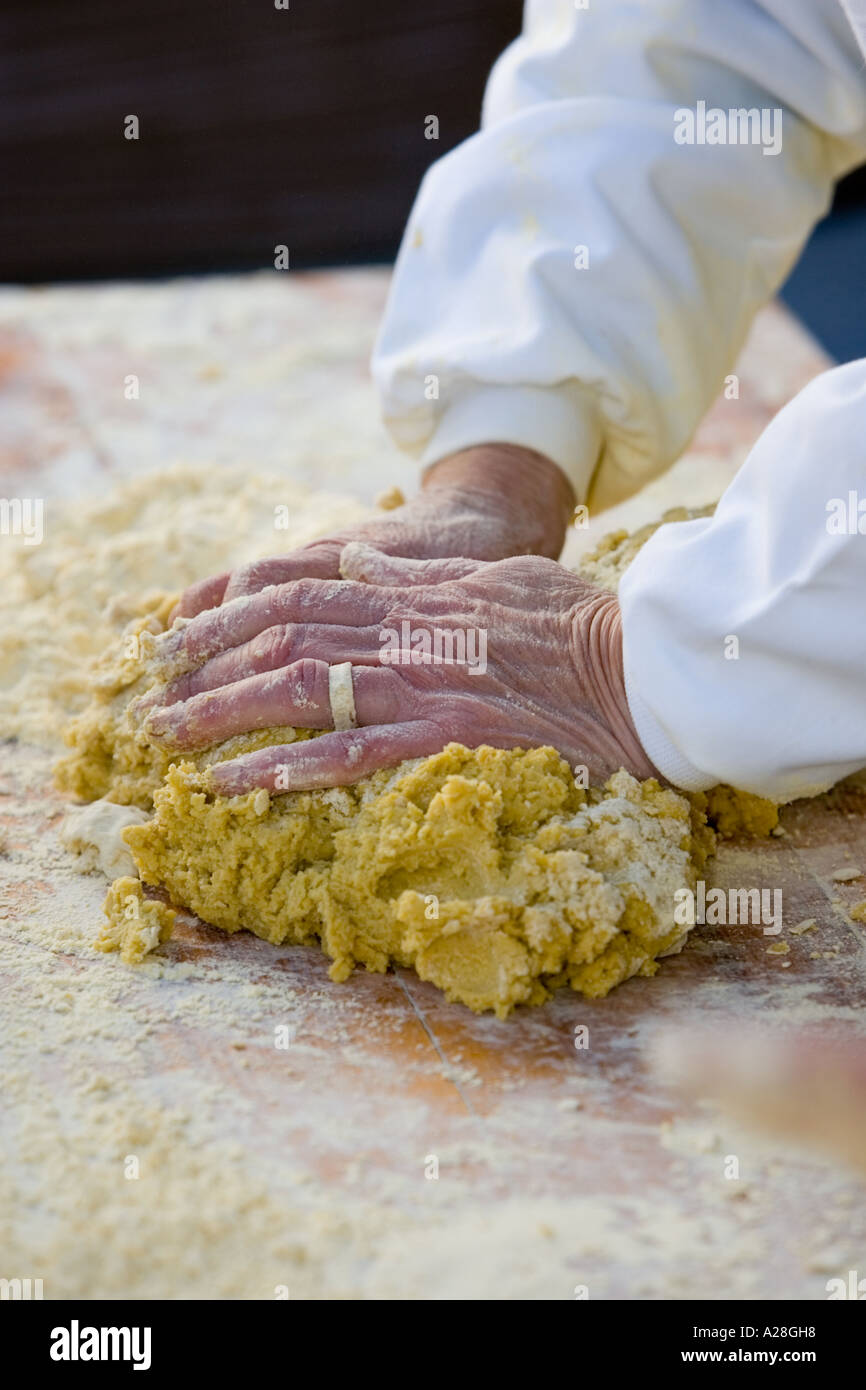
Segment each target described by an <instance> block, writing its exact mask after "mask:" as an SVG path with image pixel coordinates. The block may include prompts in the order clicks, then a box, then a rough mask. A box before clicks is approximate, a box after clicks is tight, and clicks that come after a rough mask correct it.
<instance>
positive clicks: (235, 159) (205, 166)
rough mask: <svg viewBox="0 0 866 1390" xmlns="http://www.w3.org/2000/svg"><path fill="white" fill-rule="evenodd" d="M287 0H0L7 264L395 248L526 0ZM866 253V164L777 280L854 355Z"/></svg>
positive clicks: (830, 339)
mask: <svg viewBox="0 0 866 1390" xmlns="http://www.w3.org/2000/svg"><path fill="white" fill-rule="evenodd" d="M290 3H291V8H290V9H289V10H288V11H284V10H277V9H275V8H274V5H273V0H147V3H144V0H138V3H136V0H131V2H130V3H123V0H38V3H37V2H36V0H29V3H25V0H18V3H12V2H11V0H5V3H4V5H3V8H2V11H0V55H2V56H0V188H2V196H3V212H2V216H0V278H2V279H5V280H13V281H19V282H38V281H46V280H58V279H81V278H88V277H99V278H105V277H118V276H142V275H165V274H173V273H179V272H200V271H214V270H232V269H245V268H252V267H260V266H272V265H273V256H274V250H273V248H274V246H275V245H277V244H285V245H287V246H288V247H289V251H290V256H291V265H292V266H293V267H296V268H302V267H307V266H320V265H335V264H356V263H359V262H369V261H382V260H390V259H392V258H393V256H394V254H395V252H396V249H397V246H398V244H399V240H400V234H401V232H402V228H403V224H404V222H405V220H406V216H407V214H408V211H409V208H410V205H411V202H412V198H413V196H414V193H415V191H416V189H417V186H418V183H419V181H420V179H421V176H422V174H423V172H424V170H425V169H426V168H427V166H428V165H429V164H430V163H431V162H432V161H433V160H434V159H436V158H438V157H439V156H440V155H441V154H444V153H445V151H446V150H448V149H450V148H452V147H453V146H454V145H456V144H458V143H459V142H460V141H461V140H462V139H464V138H465V137H466V136H467V135H469V134H471V133H472V131H473V130H475V129H476V128H477V125H478V117H479V111H480V106H481V94H482V91H483V88H484V83H485V80H486V77H487V73H488V71H489V68H490V66H491V64H492V62H493V60H494V58H495V57H496V56H497V54H499V53H500V52H501V51H502V49H503V48H504V47H505V46H506V44H507V43H508V42H509V41H510V40H511V39H512V38H513V37H514V36H515V35H516V34H517V33H518V32H519V28H520V16H521V8H522V6H521V3H520V0H416V3H414V4H413V3H411V0H290ZM131 113H134V114H135V115H137V116H138V117H139V120H140V123H141V138H140V139H139V140H138V141H130V140H126V139H124V136H123V121H124V117H125V116H126V115H128V114H131ZM431 113H432V114H435V115H437V116H438V118H439V123H440V138H439V140H438V141H433V140H425V138H424V117H425V116H426V115H428V114H431ZM864 251H866V175H864V174H863V172H862V171H861V172H859V173H858V174H856V175H854V176H853V177H852V178H851V179H849V180H847V181H846V184H845V185H843V186H842V188H840V190H839V193H838V195H837V200H836V209H835V211H834V214H833V215H832V217H831V218H829V219H827V221H825V223H824V224H822V226H821V227H820V228H819V229H818V231H817V233H816V235H815V237H814V238H813V241H812V243H811V245H810V247H809V249H808V250H807V252H806V255H805V256H804V258H803V260H802V261H801V263H800V265H799V267H798V268H797V270H796V271H795V273H794V275H793V276H792V277H791V280H790V282H789V285H788V286H787V288H786V292H785V295H786V298H787V299H788V300H789V302H790V303H791V304H792V306H793V307H794V308H795V310H796V311H797V312H799V313H800V314H801V316H802V317H803V318H804V319H805V321H806V322H807V323H808V324H809V325H810V327H811V328H812V330H813V332H815V333H816V335H817V336H818V337H819V338H820V339H821V340H822V341H823V342H824V344H825V345H826V346H827V347H828V348H829V349H830V351H831V352H833V353H834V354H835V355H836V356H837V357H840V358H843V359H844V358H849V357H853V356H859V355H860V354H863V353H866V328H864V325H866V275H864V271H863V263H864V258H863V252H864Z"/></svg>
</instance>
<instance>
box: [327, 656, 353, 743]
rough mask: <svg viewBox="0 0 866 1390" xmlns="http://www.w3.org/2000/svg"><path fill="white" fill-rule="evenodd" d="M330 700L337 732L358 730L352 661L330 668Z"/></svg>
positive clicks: (342, 662)
mask: <svg viewBox="0 0 866 1390" xmlns="http://www.w3.org/2000/svg"><path fill="white" fill-rule="evenodd" d="M328 699H329V700H330V702H331V718H332V719H333V721H334V728H335V729H336V731H337V732H338V733H343V732H345V730H346V729H357V727H358V716H357V714H356V713H355V687H354V685H353V683H352V663H351V661H341V662H340V663H339V664H338V665H337V666H329V667H328Z"/></svg>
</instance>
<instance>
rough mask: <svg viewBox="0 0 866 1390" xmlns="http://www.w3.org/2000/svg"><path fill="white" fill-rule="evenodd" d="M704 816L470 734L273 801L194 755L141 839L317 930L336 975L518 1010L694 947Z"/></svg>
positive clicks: (171, 866) (234, 902) (236, 921)
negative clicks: (393, 977) (348, 781)
mask: <svg viewBox="0 0 866 1390" xmlns="http://www.w3.org/2000/svg"><path fill="white" fill-rule="evenodd" d="M701 821H702V817H699V816H697V815H696V814H695V813H694V812H693V811H692V809H691V808H690V806H689V803H688V801H687V800H686V799H685V798H684V797H682V796H679V795H678V794H677V793H675V792H672V791H666V790H663V789H662V788H661V787H660V786H659V785H658V783H656V782H654V781H648V782H644V783H639V782H637V781H636V780H635V779H634V778H633V777H631V776H629V774H628V773H626V772H622V771H621V772H618V773H616V774H615V775H614V776H613V777H612V778H611V779H610V780H609V782H608V783H607V784H606V786H605V787H604V788H603V789H599V788H590V789H588V790H583V789H582V788H581V787H579V786H577V784H576V783H575V779H574V777H573V775H572V772H571V769H570V768H569V767H568V764H567V763H565V762H564V761H563V760H562V759H561V758H560V757H559V755H558V754H557V753H556V752H555V751H554V750H553V749H552V748H536V749H530V750H516V751H508V752H503V751H501V750H499V749H494V748H486V747H485V748H478V749H475V750H470V749H467V748H463V747H462V746H461V745H459V744H455V743H452V744H449V746H448V747H447V748H446V749H445V750H444V751H443V752H442V753H439V754H437V755H436V756H434V757H431V758H424V759H421V760H419V761H418V762H417V763H409V764H404V765H403V766H402V767H401V768H399V769H398V770H397V771H396V773H395V772H389V773H385V772H380V773H377V774H375V775H374V776H373V777H371V778H369V779H367V780H366V781H365V782H363V783H359V784H358V785H357V786H356V787H353V788H349V789H343V788H338V789H334V790H330V791H318V792H301V793H292V794H288V795H284V796H274V797H272V796H270V795H269V794H268V793H267V792H263V791H259V792H250V793H249V794H247V795H245V796H238V797H231V798H225V797H220V796H215V795H213V794H212V793H211V792H210V790H209V786H208V774H207V770H204V771H201V770H198V769H196V768H195V767H194V766H193V765H192V764H191V763H181V764H180V765H179V766H175V767H172V768H171V770H170V771H169V773H168V776H167V777H166V779H165V784H164V785H163V786H162V787H161V788H160V789H159V790H158V791H157V792H156V794H155V797H154V816H153V819H152V820H150V821H148V822H147V823H146V824H144V825H141V826H133V827H131V828H130V829H128V830H126V831H124V839H125V840H126V843H127V844H128V845H129V846H130V848H131V850H132V852H133V855H134V858H135V861H136V864H137V865H138V867H139V870H140V872H141V875H142V878H143V879H144V881H145V882H146V883H151V884H160V885H162V886H163V887H164V888H166V889H167V890H168V892H169V894H170V895H171V897H172V899H173V900H174V901H175V902H179V903H183V904H185V905H187V906H189V907H191V908H192V909H193V910H194V911H195V912H196V913H197V914H198V915H199V916H200V917H201V918H203V919H204V920H205V921H207V922H210V923H212V924H213V925H215V926H218V927H222V928H224V929H225V930H226V931H230V932H232V931H237V930H238V929H239V928H241V927H246V928H249V929H250V930H251V931H253V932H255V933H256V934H257V935H258V936H261V937H264V938H265V939H266V940H268V941H271V942H273V943H274V944H281V943H283V942H296V943H302V942H311V941H314V940H315V939H316V938H318V939H319V940H320V941H321V944H322V948H323V949H324V951H325V952H326V953H327V955H328V956H329V957H330V958H331V960H332V965H331V971H330V973H331V976H332V978H333V979H335V980H344V979H345V978H346V977H347V976H348V975H349V974H350V972H351V971H352V969H353V967H354V966H355V965H356V964H361V965H365V966H366V967H367V968H368V969H370V970H385V969H387V967H388V965H389V964H391V963H394V964H397V965H402V966H412V967H413V968H414V969H415V970H416V971H417V973H418V974H419V975H420V976H421V978H422V979H425V980H430V981H432V982H433V983H434V984H435V985H438V986H439V988H440V989H442V990H444V991H445V993H446V995H447V996H448V998H449V999H452V1000H459V1001H460V1002H462V1003H464V1004H468V1005H469V1007H470V1008H472V1009H476V1010H483V1009H492V1010H493V1011H494V1012H495V1013H496V1014H497V1015H498V1016H499V1017H501V1018H504V1017H505V1016H506V1015H507V1014H508V1013H509V1011H510V1010H511V1009H512V1008H513V1007H514V1005H515V1004H524V1003H525V1004H538V1003H541V1002H542V1001H543V1000H544V999H546V998H547V997H548V996H549V994H550V991H551V990H552V989H554V988H556V987H557V986H560V985H570V986H571V987H572V988H573V989H576V990H580V991H581V992H582V993H584V994H588V995H591V996H601V995H604V994H607V992H608V990H610V989H611V988H612V987H613V986H614V985H616V984H619V983H620V982H621V981H623V980H626V979H628V978H629V977H630V976H632V975H652V974H654V973H655V970H656V968H657V967H656V963H655V962H656V959H657V957H659V956H660V955H666V954H669V953H671V952H674V951H678V950H679V949H680V948H681V947H682V945H683V943H684V941H685V936H686V932H685V931H684V929H683V928H682V927H679V926H675V925H674V922H673V904H674V901H675V899H674V893H675V892H676V890H677V889H679V888H683V887H693V886H694V880H695V866H696V863H697V862H699V861H700V859H701V857H702V854H704V853H705V851H706V848H707V844H708V841H707V832H706V830H705V829H703V828H702V825H701Z"/></svg>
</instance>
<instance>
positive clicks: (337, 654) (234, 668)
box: [143, 623, 382, 708]
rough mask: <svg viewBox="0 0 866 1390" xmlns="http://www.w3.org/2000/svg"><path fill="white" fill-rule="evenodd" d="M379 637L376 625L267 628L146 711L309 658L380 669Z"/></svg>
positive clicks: (165, 692) (164, 692) (163, 693)
mask: <svg viewBox="0 0 866 1390" xmlns="http://www.w3.org/2000/svg"><path fill="white" fill-rule="evenodd" d="M379 633H380V629H379V627H378V626H376V627H336V626H335V627H326V626H324V625H322V624H320V623H308V624H297V623H288V624H286V626H285V627H272V628H268V630H267V632H262V633H260V634H259V636H258V637H254V638H253V640H252V641H251V642H245V643H244V644H243V646H240V647H232V648H231V650H230V651H227V652H220V654H219V656H215V657H213V658H212V660H211V661H207V662H205V664H204V666H200V667H199V668H198V669H197V670H195V671H191V672H189V673H188V674H187V675H185V676H179V677H178V678H177V680H173V681H171V682H170V683H169V685H167V686H165V687H164V688H162V689H160V690H158V691H157V692H156V693H155V696H156V697H155V698H153V699H150V700H149V703H148V704H147V705H146V706H143V707H144V708H153V707H154V706H155V705H174V704H177V703H178V702H179V701H181V700H188V699H190V697H191V696H193V695H200V694H202V692H203V691H205V690H218V689H219V688H220V687H221V686H224V685H233V684H234V683H235V682H236V681H242V680H247V679H248V677H250V676H257V675H260V674H261V673H262V672H264V671H277V670H280V669H281V668H282V667H286V666H291V665H292V664H293V663H294V662H296V661H303V660H304V659H305V658H306V657H311V658H313V659H314V660H319V661H325V662H329V663H336V662H339V661H351V663H352V665H353V666H370V665H373V664H374V663H376V664H378V663H379V662H380V660H381V653H382V641H381V638H380V635H379Z"/></svg>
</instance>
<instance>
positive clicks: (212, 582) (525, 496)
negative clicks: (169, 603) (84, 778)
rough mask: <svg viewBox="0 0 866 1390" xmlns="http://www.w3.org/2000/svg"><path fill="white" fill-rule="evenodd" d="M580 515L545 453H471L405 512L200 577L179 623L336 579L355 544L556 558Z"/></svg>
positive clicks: (450, 461) (436, 477)
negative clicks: (300, 584)
mask: <svg viewBox="0 0 866 1390" xmlns="http://www.w3.org/2000/svg"><path fill="white" fill-rule="evenodd" d="M573 509H574V496H573V494H572V491H571V486H570V484H569V483H568V481H567V480H566V478H565V475H564V474H563V473H561V472H560V470H559V469H558V468H557V466H556V465H555V464H553V463H551V462H550V460H549V459H547V458H545V457H544V456H543V455H541V454H537V453H535V452H533V450H531V449H522V448H518V447H517V446H515V445H511V444H484V445H479V446H477V447H475V448H472V449H464V450H463V451H462V452H460V453H458V454H452V455H451V456H450V457H449V458H445V459H442V460H440V462H439V463H437V464H434V465H433V467H432V468H430V469H428V471H427V473H426V474H425V477H424V487H423V489H422V491H421V492H420V493H418V495H417V496H416V497H413V498H412V499H411V500H410V501H409V502H407V503H406V504H405V505H404V506H402V507H398V508H396V509H395V510H394V511H391V512H387V513H385V514H384V515H383V516H381V517H376V518H374V519H372V520H370V521H366V522H363V523H362V524H361V525H359V526H354V527H351V528H347V529H346V530H344V531H341V532H340V533H339V534H337V535H333V536H326V537H324V538H323V539H322V540H318V541H313V542H312V544H310V545H305V546H303V547H302V548H301V549H299V550H294V551H291V552H290V553H289V554H287V555H278V556H274V557H273V558H271V559H267V560H255V561H253V562H252V563H251V564H248V565H243V566H242V567H241V568H240V569H237V570H233V571H231V572H228V571H227V572H225V573H223V574H217V575H212V576H211V577H209V578H207V579H203V580H201V581H200V582H199V583H197V584H193V585H192V587H191V588H189V589H187V590H186V592H185V593H184V594H183V595H182V596H181V599H180V602H179V603H178V605H177V607H176V608H175V609H174V611H173V613H172V618H175V617H184V618H192V617H195V616H196V614H198V613H202V612H204V610H205V609H207V608H214V607H216V606H217V605H219V604H221V603H229V602H231V600H232V599H234V598H239V597H241V596H242V595H243V594H255V593H259V592H260V591H261V590H262V589H264V588H266V587H267V586H268V585H270V584H289V583H292V582H293V581H294V580H297V579H337V578H338V577H339V563H340V554H341V552H342V550H343V548H344V547H345V546H346V545H347V544H349V543H350V542H352V541H361V542H364V543H366V544H369V545H373V546H375V547H376V549H377V550H380V551H382V552H383V553H384V554H386V555H401V556H405V557H408V558H411V559H416V560H428V559H442V558H444V557H448V556H455V555H460V556H468V557H470V558H472V559H476V560H500V559H503V558H504V557H505V556H508V555H526V554H539V555H548V556H550V558H551V559H555V558H556V556H557V555H558V554H559V552H560V550H561V549H562V543H563V540H564V537H565V527H566V525H567V523H568V520H569V517H570V516H571V514H572V512H573Z"/></svg>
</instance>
